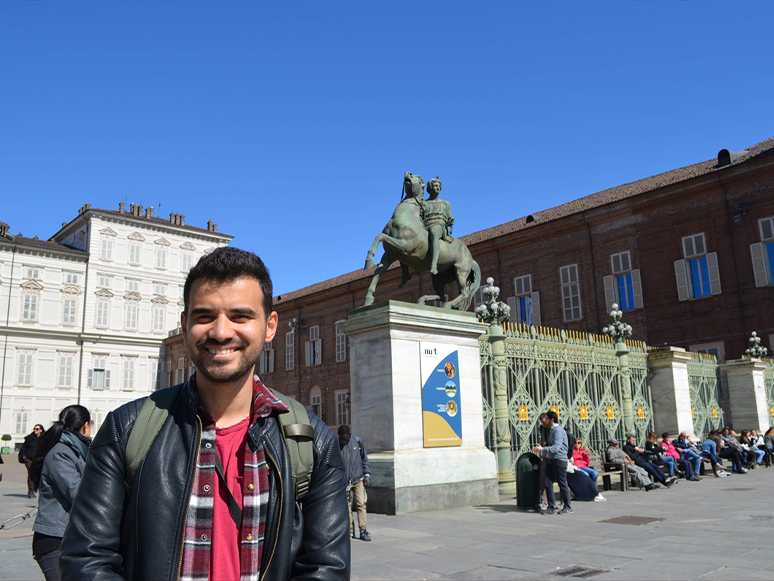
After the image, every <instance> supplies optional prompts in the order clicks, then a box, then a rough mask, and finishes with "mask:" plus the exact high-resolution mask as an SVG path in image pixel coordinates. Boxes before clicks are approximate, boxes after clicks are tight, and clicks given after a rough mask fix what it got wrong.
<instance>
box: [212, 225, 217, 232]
mask: <svg viewBox="0 0 774 581" xmlns="http://www.w3.org/2000/svg"><path fill="white" fill-rule="evenodd" d="M212 231H213V232H217V231H218V225H217V224H213V225H212Z"/></svg>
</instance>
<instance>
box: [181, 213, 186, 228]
mask: <svg viewBox="0 0 774 581" xmlns="http://www.w3.org/2000/svg"><path fill="white" fill-rule="evenodd" d="M180 225H181V226H185V214H180Z"/></svg>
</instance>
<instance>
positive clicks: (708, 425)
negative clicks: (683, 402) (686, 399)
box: [688, 353, 723, 440]
mask: <svg viewBox="0 0 774 581" xmlns="http://www.w3.org/2000/svg"><path fill="white" fill-rule="evenodd" d="M719 379H720V369H719V368H718V362H717V360H716V359H715V356H714V355H708V354H706V353H693V359H691V360H690V361H688V387H689V389H690V393H691V418H693V432H694V434H696V437H697V438H699V439H700V440H703V439H704V438H706V437H707V435H708V433H709V432H710V430H714V429H718V428H721V427H722V426H723V409H722V408H721V407H720V381H719Z"/></svg>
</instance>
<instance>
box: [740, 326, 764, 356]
mask: <svg viewBox="0 0 774 581" xmlns="http://www.w3.org/2000/svg"><path fill="white" fill-rule="evenodd" d="M767 351H768V349H766V347H761V338H760V337H758V333H756V332H755V331H753V332H752V335H751V336H750V348H749V349H747V350H746V351H745V353H746V354H747V355H749V356H750V357H754V358H756V359H760V358H761V357H766V352H767Z"/></svg>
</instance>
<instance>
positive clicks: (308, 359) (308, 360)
mask: <svg viewBox="0 0 774 581" xmlns="http://www.w3.org/2000/svg"><path fill="white" fill-rule="evenodd" d="M312 348H313V347H312V342H311V341H307V342H306V343H304V365H306V367H309V366H310V365H311V364H312Z"/></svg>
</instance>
